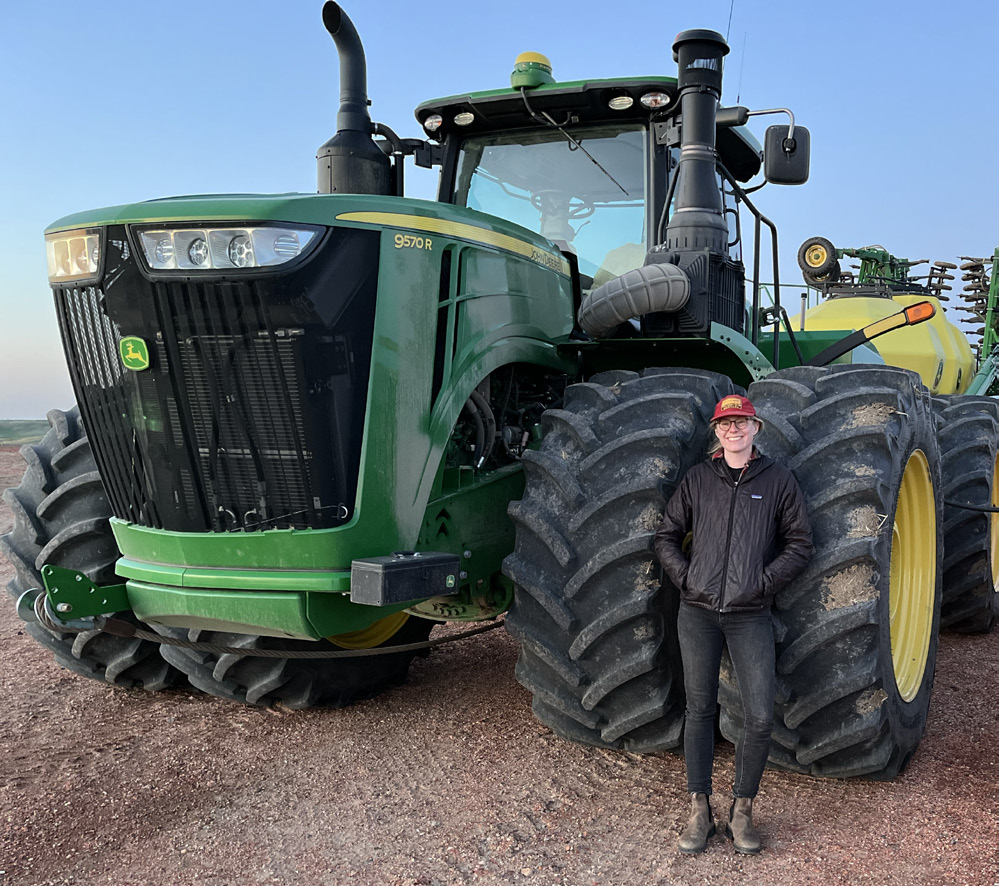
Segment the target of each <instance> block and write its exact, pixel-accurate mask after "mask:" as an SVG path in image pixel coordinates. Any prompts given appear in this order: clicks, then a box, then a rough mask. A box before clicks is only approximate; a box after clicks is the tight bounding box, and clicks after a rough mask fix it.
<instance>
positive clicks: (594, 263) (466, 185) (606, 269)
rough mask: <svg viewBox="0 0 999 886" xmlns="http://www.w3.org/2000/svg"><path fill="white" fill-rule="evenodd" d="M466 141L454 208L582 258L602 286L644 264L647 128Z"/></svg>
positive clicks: (587, 272)
mask: <svg viewBox="0 0 999 886" xmlns="http://www.w3.org/2000/svg"><path fill="white" fill-rule="evenodd" d="M567 132H568V133H569V134H570V135H571V136H572V139H573V141H570V140H569V139H568V138H567V137H566V135H565V134H564V133H563V132H561V131H559V130H558V129H544V130H539V131H534V132H528V133H524V132H518V133H512V134H508V135H495V134H494V135H489V136H484V137H476V138H469V139H466V141H465V142H464V144H463V146H462V151H461V156H460V159H459V163H458V174H457V178H456V182H455V191H454V195H453V200H454V203H455V204H456V205H458V206H466V207H468V208H469V209H477V210H479V211H481V212H485V213H488V214H489V215H494V216H499V217H501V218H505V219H507V220H509V221H512V222H515V223H517V224H519V225H522V226H523V227H525V228H529V229H530V230H532V231H534V232H536V233H538V234H541V235H542V236H544V237H547V238H548V239H549V240H552V241H554V242H555V243H557V244H558V245H559V246H560V247H561V248H563V249H566V250H569V251H572V252H574V253H576V256H577V257H578V260H579V270H580V273H581V274H582V275H585V276H586V277H591V278H594V279H593V283H594V284H595V285H599V284H600V283H601V282H604V279H610V278H612V277H615V276H617V275H619V274H623V273H624V272H625V271H627V270H630V269H632V268H637V267H639V266H640V265H641V264H642V263H643V262H644V260H645V252H646V249H647V246H646V244H645V200H646V188H647V182H646V170H647V169H648V162H647V157H646V152H647V150H648V147H647V142H648V140H647V134H646V131H645V129H644V127H641V126H627V127H622V126H614V127H610V126H601V127H591V128H577V129H569V130H567Z"/></svg>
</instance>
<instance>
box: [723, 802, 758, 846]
mask: <svg viewBox="0 0 999 886" xmlns="http://www.w3.org/2000/svg"><path fill="white" fill-rule="evenodd" d="M725 836H726V837H728V838H729V839H730V840H731V841H732V842H733V843H734V844H735V851H736V852H741V853H742V854H743V855H756V853H757V852H759V851H760V835H759V834H758V833H757V831H756V828H754V827H753V800H752V797H736V798H735V799H734V800H733V801H732V808H731V809H730V810H729V813H728V824H727V825H725Z"/></svg>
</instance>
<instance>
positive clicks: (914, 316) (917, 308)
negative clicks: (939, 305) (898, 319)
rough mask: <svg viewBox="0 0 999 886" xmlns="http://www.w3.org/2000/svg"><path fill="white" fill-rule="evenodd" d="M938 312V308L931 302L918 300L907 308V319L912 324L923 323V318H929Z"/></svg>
mask: <svg viewBox="0 0 999 886" xmlns="http://www.w3.org/2000/svg"><path fill="white" fill-rule="evenodd" d="M936 312H937V309H936V308H935V307H933V305H932V304H931V303H930V302H928V301H921V302H916V304H914V305H909V307H907V308H906V309H905V319H906V320H907V321H908V322H909V323H910V324H912V323H922V322H923V320H929V319H930V318H931V317H932V316H933V315H934V314H935V313H936Z"/></svg>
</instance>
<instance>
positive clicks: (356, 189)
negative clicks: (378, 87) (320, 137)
mask: <svg viewBox="0 0 999 886" xmlns="http://www.w3.org/2000/svg"><path fill="white" fill-rule="evenodd" d="M323 24H324V25H325V26H326V30H327V31H329V33H330V36H331V37H332V38H333V42H334V43H336V48H337V53H338V54H339V56H340V110H339V111H338V112H337V115H336V129H337V131H336V135H334V136H333V138H331V139H330V140H329V141H328V142H326V144H324V145H323V146H322V147H321V148H320V149H319V151H318V153H317V154H316V160H317V162H318V166H319V169H318V171H319V193H320V194H340V193H343V194H391V193H392V192H393V191H392V171H391V164H390V161H389V158H388V157H387V156H386V155H385V153H384V152H382V151H381V150H380V149H379V148H378V146H377V145H376V144H375V140H374V139H373V138H372V133H373V127H372V123H371V117H370V116H369V114H368V87H367V66H366V65H365V62H364V48H363V47H362V46H361V39H360V37H358V36H357V30H356V29H355V28H354V24H353V22H351V20H350V19H349V18H348V17H347V13H345V12H344V11H343V10H342V9H341V8H340V5H339V4H338V3H334V2H332V0H327V2H326V4H325V5H324V6H323Z"/></svg>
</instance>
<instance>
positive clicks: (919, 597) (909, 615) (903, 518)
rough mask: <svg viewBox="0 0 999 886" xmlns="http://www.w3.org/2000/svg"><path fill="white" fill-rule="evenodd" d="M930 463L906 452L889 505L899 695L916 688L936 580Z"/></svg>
mask: <svg viewBox="0 0 999 886" xmlns="http://www.w3.org/2000/svg"><path fill="white" fill-rule="evenodd" d="M936 513H937V512H936V503H935V501H934V496H933V480H932V478H931V477H930V466H929V463H928V462H927V460H926V456H925V455H924V454H923V452H922V451H921V450H919V449H917V450H916V451H915V452H913V453H912V455H911V456H909V461H908V462H907V463H906V465H905V472H904V473H903V474H902V485H901V487H900V489H899V493H898V503H897V504H896V506H895V525H894V527H893V528H892V538H891V567H890V568H891V581H890V589H889V595H890V596H889V601H888V609H889V621H890V625H891V663H892V667H893V668H894V669H895V684H896V685H897V686H898V693H899V695H901V696H902V698H903V699H904V700H905V701H907V702H908V701H912V700H913V699H914V698H915V697H916V695H917V694H918V693H919V688H920V686H922V683H923V675H924V674H925V672H926V658H927V656H928V654H929V650H930V640H931V639H932V632H933V604H934V597H935V596H936V580H937V517H936Z"/></svg>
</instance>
